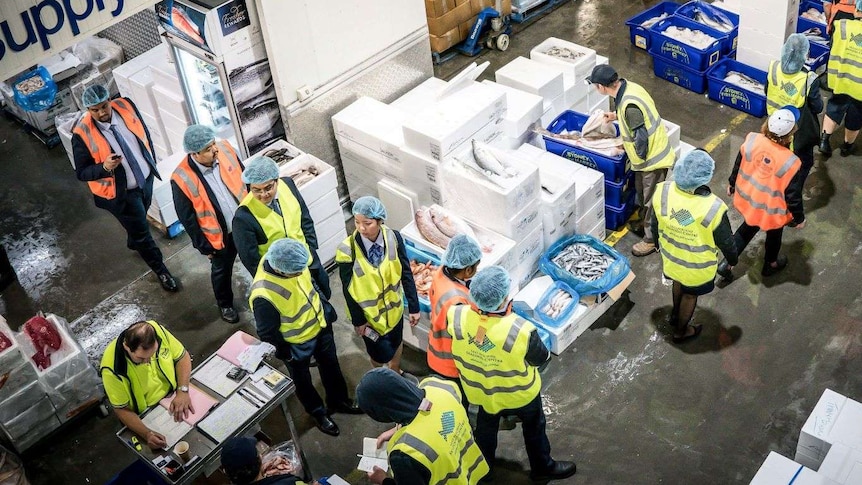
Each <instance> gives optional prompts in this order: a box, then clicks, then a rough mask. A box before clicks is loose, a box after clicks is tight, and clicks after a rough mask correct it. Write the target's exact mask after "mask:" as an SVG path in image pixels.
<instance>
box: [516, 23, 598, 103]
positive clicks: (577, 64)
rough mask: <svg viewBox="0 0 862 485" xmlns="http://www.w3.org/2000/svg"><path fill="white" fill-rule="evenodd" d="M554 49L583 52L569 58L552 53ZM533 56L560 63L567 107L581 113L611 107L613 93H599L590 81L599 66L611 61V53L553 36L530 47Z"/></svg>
mask: <svg viewBox="0 0 862 485" xmlns="http://www.w3.org/2000/svg"><path fill="white" fill-rule="evenodd" d="M554 51H557V52H559V51H562V52H567V51H568V52H572V53H576V54H579V55H578V57H576V58H574V59H569V58H563V57H557V56H554V55H551V54H549V52H551V53H553V52H554ZM530 59H532V60H534V61H537V62H540V63H542V64H545V65H548V66H556V67H557V68H559V69H560V70H561V71H562V73H563V83H564V85H565V89H566V105H567V107H566V109H570V110H573V111H577V112H579V113H592V112H593V111H595V110H597V109H601V110H603V111H608V110H610V99H609V97H608V96H607V95H602V94H599V93H598V91H596V88H595V87H594V86H591V85H590V84H588V83H587V82H586V79H587V77H589V75H590V74H591V73H592V72H593V68H594V67H595V66H597V65H599V64H607V63H608V58H607V57H604V56H600V55H598V54H596V51H594V50H592V49H589V48H587V47H584V46H581V45H578V44H575V43H573V42H569V41H566V40H562V39H557V38H555V37H549V38H547V39H545V40H544V41H543V42H542V43H541V44H539V45H537V46H536V47H534V48H533V49H532V50H531V51H530Z"/></svg>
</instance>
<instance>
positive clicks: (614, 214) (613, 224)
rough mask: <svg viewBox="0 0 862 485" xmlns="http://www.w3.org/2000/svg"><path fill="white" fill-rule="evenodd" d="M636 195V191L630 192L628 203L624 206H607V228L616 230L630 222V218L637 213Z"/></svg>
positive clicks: (627, 194) (627, 198)
mask: <svg viewBox="0 0 862 485" xmlns="http://www.w3.org/2000/svg"><path fill="white" fill-rule="evenodd" d="M636 195H637V193H636V192H635V191H634V190H630V191H629V192H628V193H626V201H625V202H624V203H623V204H621V205H618V206H613V205H608V204H605V228H607V229H610V230H616V228H618V227H620V226H622V225H623V224H625V223H626V221H627V220H629V217H631V216H632V214H634V212H635V208H636V203H635V197H636Z"/></svg>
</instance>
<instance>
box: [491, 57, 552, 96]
mask: <svg viewBox="0 0 862 485" xmlns="http://www.w3.org/2000/svg"><path fill="white" fill-rule="evenodd" d="M494 76H495V80H496V81H497V82H498V83H500V84H503V85H506V86H510V87H513V88H516V89H520V90H522V91H526V92H528V93H533V94H536V95H539V96H541V97H542V98H543V99H544V100H545V101H546V102H549V101H552V100H554V99H557V98H558V97H560V96H562V95H563V94H564V92H565V88H564V81H563V74H562V73H561V72H560V70H559V69H555V68H552V67H550V66H547V65H545V64H542V63H539V62H536V61H532V60H530V59H527V58H526V57H516V58H515V59H513V60H512V61H511V62H509V63H508V64H506V65H505V66H503V67H501V68H500V69H498V70H497V72H496V73H495V74H494Z"/></svg>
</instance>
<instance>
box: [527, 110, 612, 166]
mask: <svg viewBox="0 0 862 485" xmlns="http://www.w3.org/2000/svg"><path fill="white" fill-rule="evenodd" d="M604 114H605V112H604V111H602V110H596V111H594V112H593V114H591V115H590V117H589V118H587V121H586V122H584V126H583V127H582V128H581V131H566V130H564V131H562V132H560V133H551V132H550V131H548V130H546V129H544V128H542V127H539V126H536V127H535V128H533V131H534V132H535V133H538V134H539V135H542V136H546V137H548V138H552V139H554V140H556V141H558V142H560V143H565V144H566V145H571V146H575V147H580V148H586V149H588V150H591V151H594V152H597V153H601V154H602V155H607V156H610V157H618V156H620V155H622V154H623V153H625V149H623V139H622V138H621V137H619V136H617V130H616V127H615V126H614V124H613V123H612V122H606V121H605V119H604Z"/></svg>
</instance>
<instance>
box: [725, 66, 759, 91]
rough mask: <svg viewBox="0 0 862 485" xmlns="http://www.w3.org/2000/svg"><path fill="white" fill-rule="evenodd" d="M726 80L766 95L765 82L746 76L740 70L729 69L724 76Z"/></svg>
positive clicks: (747, 89)
mask: <svg viewBox="0 0 862 485" xmlns="http://www.w3.org/2000/svg"><path fill="white" fill-rule="evenodd" d="M724 81H725V82H728V83H730V84H734V85H736V86H739V87H741V88H742V89H745V90H746V91H751V92H753V93H756V94H759V95H761V96H765V95H766V90H765V89H764V87H763V83H761V82H758V81H757V80H755V79H753V78H751V76H746V75H745V74H743V73H741V72H739V71H727V74H725V76H724Z"/></svg>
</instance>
